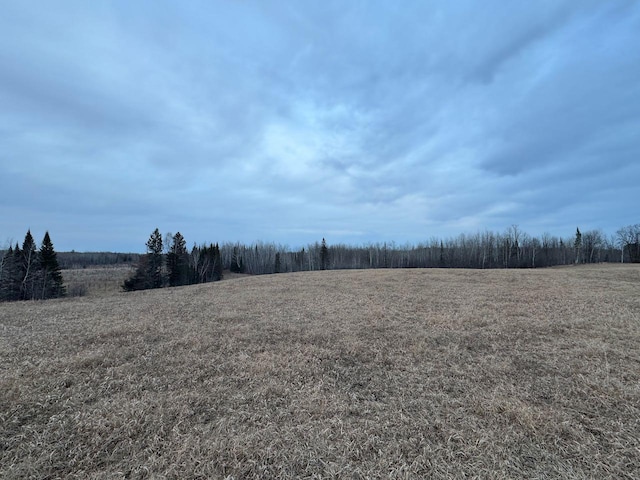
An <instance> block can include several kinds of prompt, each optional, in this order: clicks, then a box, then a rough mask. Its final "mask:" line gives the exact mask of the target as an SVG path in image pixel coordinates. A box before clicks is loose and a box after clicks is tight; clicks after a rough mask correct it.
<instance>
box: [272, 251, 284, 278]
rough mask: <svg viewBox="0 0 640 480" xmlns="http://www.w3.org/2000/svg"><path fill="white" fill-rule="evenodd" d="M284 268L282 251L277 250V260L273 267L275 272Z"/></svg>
mask: <svg viewBox="0 0 640 480" xmlns="http://www.w3.org/2000/svg"><path fill="white" fill-rule="evenodd" d="M281 270H282V264H281V261H280V252H276V262H275V265H274V267H273V272H274V273H280V271H281Z"/></svg>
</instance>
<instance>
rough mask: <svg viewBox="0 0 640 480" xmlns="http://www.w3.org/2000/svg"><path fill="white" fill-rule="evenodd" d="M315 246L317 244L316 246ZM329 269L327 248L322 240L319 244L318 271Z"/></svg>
mask: <svg viewBox="0 0 640 480" xmlns="http://www.w3.org/2000/svg"><path fill="white" fill-rule="evenodd" d="M316 245H317V244H316ZM328 268H329V248H328V247H327V242H325V240H324V238H323V239H322V243H321V244H320V270H327V269H328Z"/></svg>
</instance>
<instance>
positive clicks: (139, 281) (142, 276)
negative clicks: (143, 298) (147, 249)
mask: <svg viewBox="0 0 640 480" xmlns="http://www.w3.org/2000/svg"><path fill="white" fill-rule="evenodd" d="M148 288H151V281H150V278H149V268H148V255H141V256H140V259H139V260H138V266H137V267H136V271H135V272H134V273H133V275H132V276H131V277H129V278H128V279H126V280H125V281H124V283H123V284H122V289H123V290H124V291H126V292H132V291H134V290H146V289H148Z"/></svg>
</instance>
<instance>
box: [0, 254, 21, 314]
mask: <svg viewBox="0 0 640 480" xmlns="http://www.w3.org/2000/svg"><path fill="white" fill-rule="evenodd" d="M21 270H22V252H20V247H19V246H18V244H17V243H16V247H15V249H14V248H13V247H11V246H10V247H9V250H7V252H6V253H5V254H4V256H3V258H2V271H1V272H0V301H1V302H11V301H15V300H20V286H21V285H22V275H21Z"/></svg>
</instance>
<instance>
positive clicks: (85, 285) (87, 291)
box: [62, 265, 135, 297]
mask: <svg viewBox="0 0 640 480" xmlns="http://www.w3.org/2000/svg"><path fill="white" fill-rule="evenodd" d="M134 270H135V267H132V266H130V265H117V266H100V267H91V268H74V269H68V270H63V271H62V276H63V278H64V282H65V285H66V287H67V293H68V294H69V296H71V297H82V296H85V295H88V296H92V297H100V296H105V295H113V294H115V293H119V292H121V291H122V284H123V282H124V281H125V280H126V279H127V278H129V277H130V276H131V274H132V273H133V272H134Z"/></svg>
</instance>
